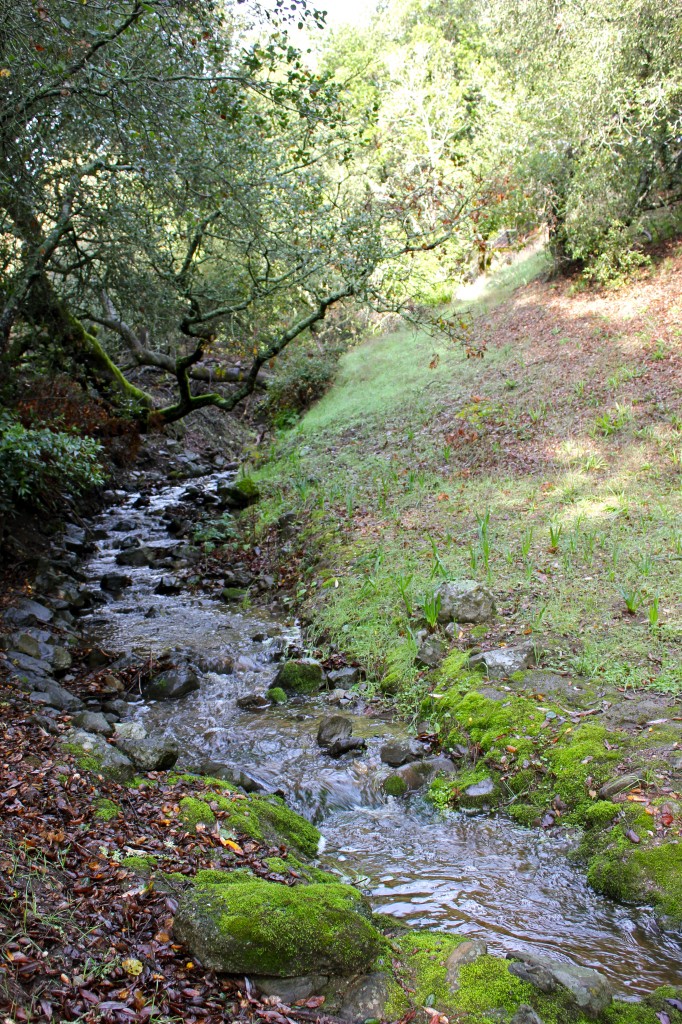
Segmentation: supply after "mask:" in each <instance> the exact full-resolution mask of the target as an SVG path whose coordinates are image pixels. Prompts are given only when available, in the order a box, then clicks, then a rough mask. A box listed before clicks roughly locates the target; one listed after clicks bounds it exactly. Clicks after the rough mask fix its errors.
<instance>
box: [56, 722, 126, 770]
mask: <svg viewBox="0 0 682 1024" xmlns="http://www.w3.org/2000/svg"><path fill="white" fill-rule="evenodd" d="M61 742H62V743H63V745H64V747H65V749H66V750H68V751H69V752H70V753H72V754H75V756H76V761H77V763H78V766H79V768H82V769H83V770H85V771H94V772H97V773H98V774H100V775H104V776H105V777H106V778H110V779H114V780H115V781H117V782H128V781H129V780H130V779H132V778H133V776H134V775H135V766H134V765H133V763H132V761H131V760H130V758H128V757H126V755H125V754H123V753H122V752H121V751H120V750H117V749H116V747H113V746H112V745H111V744H109V743H107V741H106V740H105V739H104V737H103V736H99V735H97V734H96V733H91V732H84V731H83V729H69V731H68V732H67V733H65V734H64V736H63V737H62V740H61Z"/></svg>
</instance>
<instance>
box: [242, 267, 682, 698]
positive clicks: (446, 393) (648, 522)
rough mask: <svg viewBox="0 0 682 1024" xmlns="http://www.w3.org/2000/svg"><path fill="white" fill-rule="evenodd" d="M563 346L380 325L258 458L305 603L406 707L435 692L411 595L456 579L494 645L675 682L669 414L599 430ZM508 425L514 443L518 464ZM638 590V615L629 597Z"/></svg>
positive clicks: (678, 671) (609, 673)
mask: <svg viewBox="0 0 682 1024" xmlns="http://www.w3.org/2000/svg"><path fill="white" fill-rule="evenodd" d="M541 267H542V259H541V257H540V256H533V257H531V259H530V260H529V261H528V262H527V264H525V265H524V264H523V263H521V264H517V265H515V266H513V267H511V268H508V270H505V271H503V272H502V273H501V274H500V275H499V277H496V278H493V279H492V280H491V281H489V282H488V284H487V285H486V289H485V291H484V293H483V294H482V295H481V296H480V297H479V299H478V300H477V303H474V304H473V305H470V307H469V308H470V310H471V312H472V313H473V315H474V319H475V320H476V318H477V317H478V316H479V315H480V314H485V313H488V312H489V311H490V310H491V309H492V308H494V306H495V304H496V303H498V304H499V303H500V302H501V301H504V300H506V299H508V297H509V295H510V294H511V292H512V291H513V288H514V286H515V285H516V284H518V283H519V280H520V279H521V278H523V277H524V276H525V277H529V276H532V275H533V274H535V273H537V272H538V271H539V269H541ZM630 341H632V339H630ZM603 350H604V353H605V355H604V358H605V359H606V358H607V356H608V349H607V347H606V346H604V347H603ZM566 351H567V346H559V347H557V348H556V359H557V360H558V361H559V362H558V363H557V365H552V366H550V367H549V368H547V367H546V361H543V360H538V361H537V362H536V363H535V364H534V365H532V366H531V365H530V364H531V363H533V351H532V346H531V345H530V343H526V342H524V340H523V339H520V340H519V341H518V342H517V343H516V344H515V345H512V344H503V345H501V346H492V347H491V348H490V349H489V350H488V352H487V353H486V355H485V358H484V359H483V360H477V359H467V358H466V357H465V355H464V353H463V352H462V350H461V349H460V348H457V347H449V346H447V345H445V344H443V343H435V342H434V341H433V339H432V338H430V337H427V336H426V335H424V334H420V333H415V332H413V331H410V330H408V329H401V330H399V331H397V332H395V333H393V334H390V335H385V336H383V337H378V338H371V339H368V340H367V341H366V342H365V343H363V344H362V345H360V346H359V347H357V348H355V349H353V350H351V351H350V352H349V353H347V354H346V355H345V356H344V357H343V359H342V360H341V363H340V367H339V376H338V379H337V382H336V384H335V386H334V387H333V388H332V390H331V391H330V392H329V393H328V394H327V395H326V396H325V397H324V398H323V399H322V400H321V401H320V402H318V403H317V405H316V406H315V407H314V408H313V409H312V410H310V412H309V413H308V414H307V415H306V417H305V418H304V419H303V421H302V422H301V423H300V424H299V425H298V426H297V427H296V428H295V429H294V430H292V431H290V432H288V433H285V434H282V435H281V436H280V438H279V439H278V441H277V443H276V444H275V445H274V446H273V449H272V451H271V452H270V453H269V461H268V462H266V464H264V465H262V466H261V467H260V468H259V471H258V473H257V477H258V481H259V485H261V486H262V488H263V490H264V492H265V495H266V497H265V500H264V501H263V502H262V503H261V505H260V506H259V509H258V512H257V513H256V514H257V515H258V516H259V523H258V528H259V529H260V530H261V531H266V530H267V529H268V527H269V526H270V524H271V523H273V522H274V521H275V520H276V519H277V517H278V516H279V515H280V514H281V513H282V512H283V511H289V510H291V509H294V510H295V511H296V513H297V515H298V517H299V518H300V519H301V521H302V522H304V523H305V532H304V535H303V537H302V539H301V546H302V559H301V563H300V570H301V580H300V584H299V590H298V594H297V597H298V599H299V601H300V602H302V603H303V604H306V603H307V609H306V610H307V611H309V612H310V613H311V616H312V619H313V626H312V631H313V635H314V637H316V638H317V639H318V640H319V642H320V643H322V644H325V643H328V644H334V645H336V646H338V647H339V648H341V649H342V650H344V651H345V652H346V653H347V654H348V655H349V656H350V657H352V658H356V659H358V660H359V661H360V662H361V663H362V664H363V665H365V666H366V668H367V670H368V672H369V675H370V678H371V679H372V680H373V681H374V682H375V683H377V684H379V683H380V682H382V681H383V684H384V688H385V689H386V690H388V691H391V690H392V691H394V692H395V691H398V699H399V701H400V703H401V705H402V706H403V707H405V708H408V707H412V708H414V707H416V703H417V701H418V699H419V695H420V692H421V689H422V688H423V683H422V682H421V681H420V678H419V673H418V671H417V669H416V668H415V665H414V654H415V650H416V645H415V641H414V639H413V633H414V630H415V626H416V621H415V617H414V616H410V614H409V611H408V609H409V608H411V607H414V608H418V606H419V604H420V602H421V601H423V598H424V595H428V594H429V593H431V592H433V588H434V586H436V585H437V583H438V582H439V580H440V579H442V578H443V576H444V575H449V576H452V577H455V578H461V577H471V576H474V577H477V578H480V579H482V580H484V579H485V580H487V581H489V582H490V584H491V586H492V588H493V590H494V592H495V594H496V597H497V599H498V603H499V604H501V606H502V608H503V615H502V616H501V618H500V620H499V621H498V623H497V625H496V627H495V629H496V630H497V634H495V632H494V631H493V636H495V635H499V638H500V639H501V640H506V641H507V642H508V641H509V636H510V635H514V634H515V635H520V636H522V635H523V634H524V633H526V632H527V631H528V630H531V631H532V632H533V634H534V636H536V637H537V638H538V640H539V642H540V644H541V646H542V647H543V648H545V649H546V650H547V652H548V654H547V656H546V660H547V662H548V663H550V664H552V665H554V666H556V667H560V668H569V669H573V670H575V671H579V672H582V673H585V674H587V675H588V676H590V677H594V678H597V679H603V680H604V681H605V682H608V683H609V684H618V685H622V686H625V687H635V686H636V687H639V686H653V687H655V688H657V689H658V690H660V691H662V692H667V693H677V692H682V668H681V666H680V658H679V641H680V639H681V638H682V572H681V571H680V570H681V568H682V565H681V563H680V560H679V559H680V554H679V550H680V534H681V532H682V500H681V498H682V492H681V489H680V477H679V471H678V470H677V469H676V467H675V465H674V464H673V462H672V461H671V460H670V458H669V455H666V452H665V444H664V442H665V443H669V442H668V441H667V440H666V439H667V438H668V435H670V434H671V430H672V431H673V433H674V429H673V428H674V424H673V427H672V428H671V427H670V426H669V424H668V420H667V419H666V418H665V417H663V418H661V419H660V422H656V423H654V424H652V425H651V430H649V431H647V432H645V433H644V436H642V434H643V432H642V431H641V430H639V429H638V424H637V419H638V417H639V413H638V414H637V415H635V416H633V418H632V419H630V418H629V417H628V416H621V417H619V418H618V422H619V426H618V429H617V432H616V433H615V434H614V433H613V432H608V431H603V430H602V431H599V430H596V431H595V420H596V419H597V418H598V416H596V415H595V411H594V406H593V405H591V404H590V402H589V401H588V399H589V397H590V396H589V395H586V396H585V397H584V398H583V399H581V398H580V397H579V396H576V394H575V391H574V387H573V383H572V380H571V378H569V377H568V376H567V375H566V373H565V372H564V369H563V366H562V363H561V360H562V359H563V358H564V353H565V352H566ZM600 351H601V349H600ZM434 354H438V355H439V357H440V358H439V362H438V365H437V367H436V368H431V365H430V364H431V363H432V357H433V355H434ZM614 358H615V359H616V360H617V366H616V369H617V376H618V380H619V381H621V380H624V381H632V380H635V379H636V377H637V376H638V373H637V372H636V370H635V369H633V367H631V366H630V367H629V366H628V365H627V364H626V363H624V362H623V355H622V352H618V353H616V355H615V357H614ZM527 363H528V364H529V365H528V366H527V365H526V364H527ZM572 372H573V373H574V375H575V376H578V377H582V378H585V377H586V376H587V374H586V373H583V372H581V371H580V370H579V369H578V370H575V369H573V371H572ZM589 372H590V373H591V374H592V375H593V376H595V379H596V378H597V377H601V378H603V381H604V382H605V381H606V380H607V379H608V377H609V376H613V374H612V373H611V374H610V373H609V372H608V370H607V368H604V369H603V371H599V370H598V368H595V367H594V366H590V371H589ZM512 378H513V379H514V380H515V381H518V383H519V386H518V387H515V388H514V389H511V390H510V389H509V388H508V387H507V386H506V384H507V382H508V381H509V380H510V379H512ZM557 381H558V382H559V384H557ZM637 386H638V385H637ZM550 387H552V388H553V389H554V393H553V395H552V398H551V400H546V399H544V398H543V395H544V394H545V393H546V391H547V390H548V389H549V388H550ZM588 391H589V388H588ZM541 402H542V403H543V404H542V406H541ZM540 407H542V409H543V413H542V416H540V417H537V416H536V417H533V416H532V415H531V413H532V411H533V410H537V409H538V408H540ZM619 409H621V407H619ZM611 412H613V410H611ZM616 412H618V410H616ZM599 415H601V416H608V415H609V407H608V406H607V408H606V410H605V411H602V412H601V413H600V414H599ZM609 422H610V421H609ZM498 436H504V438H505V447H503V446H502V445H501V444H500V442H499V441H498V440H497V438H498ZM671 436H672V435H671ZM675 436H677V435H675ZM509 439H511V444H512V445H513V446H514V447H515V449H516V450H517V452H518V454H519V456H520V458H519V459H516V460H514V461H511V462H510V461H509V460H508V459H507V458H506V455H505V449H506V447H508V446H509V444H510V441H509ZM538 451H539V452H540V453H541V456H542V457H538ZM527 455H528V458H526V456H527ZM524 460H525V461H526V462H527V463H528V468H524ZM485 515H489V519H488V520H487V521H486V529H485V535H483V534H482V533H481V526H480V522H481V518H482V517H484V516H485ZM550 530H551V531H553V533H552V534H551V533H550ZM303 549H304V550H303ZM633 591H637V592H638V593H639V594H641V596H642V606H641V608H640V609H639V614H636V615H630V614H629V613H628V612H627V609H626V607H625V604H624V602H623V598H622V596H621V593H622V592H633ZM658 595H660V600H659V606H658V610H659V620H658V623H657V624H656V628H655V629H652V628H651V626H650V623H649V618H648V608H649V607H650V606H651V604H652V602H653V601H654V600H655V598H656V597H657V596H658ZM465 633H466V630H465Z"/></svg>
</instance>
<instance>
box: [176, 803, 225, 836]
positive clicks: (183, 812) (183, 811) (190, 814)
mask: <svg viewBox="0 0 682 1024" xmlns="http://www.w3.org/2000/svg"><path fill="white" fill-rule="evenodd" d="M179 820H180V823H181V824H182V825H184V826H185V828H186V829H187V831H188V832H195V831H196V827H197V825H206V826H210V825H215V820H216V818H215V814H214V813H213V811H212V810H211V808H210V807H209V806H208V804H207V803H206V801H205V800H199V799H197V798H196V797H193V796H186V797H184V799H182V800H181V801H180V818H179Z"/></svg>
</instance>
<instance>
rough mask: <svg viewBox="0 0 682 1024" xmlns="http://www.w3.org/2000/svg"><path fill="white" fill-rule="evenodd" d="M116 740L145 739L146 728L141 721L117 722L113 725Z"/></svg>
mask: <svg viewBox="0 0 682 1024" xmlns="http://www.w3.org/2000/svg"><path fill="white" fill-rule="evenodd" d="M114 735H115V736H116V740H117V741H118V740H145V739H146V738H147V730H146V729H145V727H144V726H143V724H142V722H117V723H116V725H115V726H114Z"/></svg>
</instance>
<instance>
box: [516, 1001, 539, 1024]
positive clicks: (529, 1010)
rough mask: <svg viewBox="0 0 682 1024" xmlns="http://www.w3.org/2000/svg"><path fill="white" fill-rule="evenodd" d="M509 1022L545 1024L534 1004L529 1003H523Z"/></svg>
mask: <svg viewBox="0 0 682 1024" xmlns="http://www.w3.org/2000/svg"><path fill="white" fill-rule="evenodd" d="M509 1024H543V1021H542V1018H541V1017H538V1015H537V1013H536V1012H535V1010H534V1009H533V1007H532V1006H529V1005H528V1003H521V1005H520V1006H519V1008H518V1010H517V1011H516V1013H515V1014H514V1016H513V1017H512V1019H511V1020H510V1021H509Z"/></svg>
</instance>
